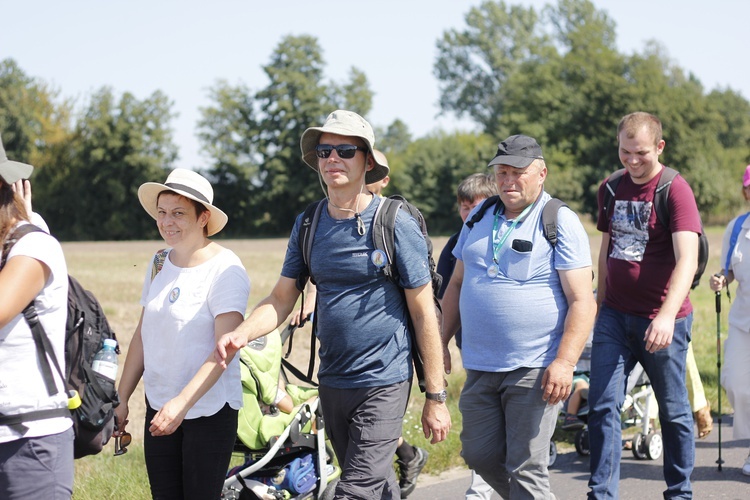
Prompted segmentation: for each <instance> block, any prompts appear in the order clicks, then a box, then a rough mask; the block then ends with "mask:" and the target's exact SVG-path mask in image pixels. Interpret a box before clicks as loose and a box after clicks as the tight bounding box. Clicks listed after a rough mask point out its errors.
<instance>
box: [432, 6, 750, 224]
mask: <svg viewBox="0 0 750 500" xmlns="http://www.w3.org/2000/svg"><path fill="white" fill-rule="evenodd" d="M615 39H616V36H615V23H614V22H613V21H612V20H611V19H609V18H608V16H607V15H606V13H605V12H604V11H599V10H597V9H596V8H595V7H594V5H593V4H592V2H590V1H589V0H559V1H558V2H557V3H556V4H555V5H547V6H546V7H545V8H544V9H543V10H542V15H537V13H536V11H534V9H533V8H524V7H519V6H506V4H505V3H504V2H491V1H486V2H484V3H482V4H481V5H480V6H479V7H476V8H472V9H471V10H470V11H469V12H468V14H467V15H466V28H465V29H463V30H450V31H448V32H446V33H445V34H444V36H443V38H442V39H441V40H440V41H439V42H438V58H437V60H436V63H435V74H436V76H437V77H438V79H439V80H440V87H441V98H440V104H441V108H442V109H443V111H446V112H453V113H456V114H458V115H460V116H468V117H470V118H472V119H473V120H474V121H475V122H476V123H478V124H479V125H480V126H481V127H482V130H483V131H484V132H485V133H487V134H489V135H491V136H492V137H495V138H496V139H501V138H503V137H506V136H508V135H511V134H516V133H524V134H527V135H531V136H533V137H535V138H536V139H537V140H539V142H540V144H541V145H542V148H543V150H544V152H545V159H546V161H547V165H548V167H549V169H550V177H549V178H548V182H547V185H546V186H545V187H546V189H547V190H548V191H550V193H551V194H553V195H555V196H559V197H561V198H563V199H565V200H566V201H568V203H569V204H570V205H571V206H572V207H573V208H576V209H578V210H582V211H585V212H589V213H592V214H594V213H596V191H597V189H598V187H599V184H600V182H601V180H602V179H603V178H604V177H605V176H606V175H608V174H609V173H610V172H612V171H613V170H615V169H616V168H619V160H618V156H617V144H616V127H617V123H618V121H619V120H620V118H621V117H622V116H623V115H625V114H627V113H630V112H633V111H639V110H642V111H648V112H651V113H654V114H656V115H657V116H659V117H660V118H661V120H662V122H663V123H664V137H665V139H666V141H667V149H666V153H665V155H664V156H663V161H664V162H665V163H668V164H670V165H671V166H673V167H675V168H677V169H678V170H680V172H681V173H682V174H683V175H684V176H685V178H687V179H688V180H689V181H690V182H691V185H692V187H693V190H694V192H695V193H696V199H697V201H698V204H699V208H701V210H702V211H703V212H704V214H708V213H713V212H715V211H717V210H724V208H721V207H724V206H725V204H724V201H723V193H724V192H725V191H726V189H725V187H724V186H722V185H721V183H720V182H718V183H717V182H716V180H715V179H716V173H717V172H719V171H722V170H725V169H726V168H728V167H727V165H728V164H730V163H732V162H734V161H736V160H735V158H740V157H742V155H743V153H744V155H745V157H747V155H748V140H747V137H748V134H746V133H745V134H744V135H743V131H745V132H746V131H747V122H748V117H749V116H750V115H748V113H747V109H748V108H747V106H748V103H747V102H746V101H744V100H743V99H742V98H741V97H740V96H739V95H736V94H734V95H732V94H731V93H729V92H726V91H725V92H719V93H715V94H712V95H709V96H706V95H705V93H704V89H703V87H702V85H701V84H700V82H699V81H698V80H697V79H696V78H695V77H694V76H693V75H691V74H686V72H685V71H684V70H683V69H682V68H680V67H679V66H677V65H676V64H674V63H673V62H672V61H671V60H670V59H669V56H668V54H667V52H666V51H665V50H664V49H663V47H661V46H660V45H659V44H658V43H657V42H653V41H652V42H649V43H648V44H647V45H646V46H645V48H644V50H643V52H642V53H635V54H633V55H631V56H625V55H623V54H620V53H618V51H617V50H616V44H615ZM730 108H732V109H733V110H731V111H730ZM743 137H744V139H743Z"/></svg>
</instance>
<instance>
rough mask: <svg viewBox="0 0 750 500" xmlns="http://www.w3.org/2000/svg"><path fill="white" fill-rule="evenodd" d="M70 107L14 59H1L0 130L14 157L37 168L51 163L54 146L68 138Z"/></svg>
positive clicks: (6, 145)
mask: <svg viewBox="0 0 750 500" xmlns="http://www.w3.org/2000/svg"><path fill="white" fill-rule="evenodd" d="M70 107H71V105H70V103H69V102H65V101H62V102H59V93H58V92H57V91H55V90H53V89H51V88H50V87H49V86H48V85H47V84H45V83H44V82H42V81H40V80H38V79H36V78H32V77H31V76H28V75H27V74H26V73H25V72H24V71H23V70H22V69H21V68H20V67H19V66H18V64H17V63H16V62H15V61H14V60H13V59H5V60H3V61H0V134H1V135H2V140H3V145H4V147H5V150H6V152H7V153H8V156H9V157H10V158H13V159H17V160H19V161H23V162H25V163H30V164H32V165H34V166H36V167H37V168H39V167H43V166H44V165H46V164H48V163H49V162H50V160H51V158H52V157H53V156H54V154H55V153H54V152H53V149H54V148H55V147H56V146H58V145H60V144H61V143H63V142H64V141H65V140H66V139H67V136H68V133H69V127H70Z"/></svg>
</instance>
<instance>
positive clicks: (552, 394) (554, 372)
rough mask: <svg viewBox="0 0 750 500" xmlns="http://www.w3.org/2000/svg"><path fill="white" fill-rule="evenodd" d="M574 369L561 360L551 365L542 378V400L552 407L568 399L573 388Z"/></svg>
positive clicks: (556, 360)
mask: <svg viewBox="0 0 750 500" xmlns="http://www.w3.org/2000/svg"><path fill="white" fill-rule="evenodd" d="M574 368H575V367H574V366H573V365H572V364H570V363H569V362H567V361H565V360H563V359H560V358H557V359H555V360H554V361H553V362H552V363H550V365H549V366H548V367H547V369H546V370H544V375H543V376H542V390H543V391H544V392H543V395H542V399H544V400H545V401H546V402H547V403H548V404H551V405H556V404H557V403H559V402H560V401H565V400H566V399H568V396H570V391H571V387H572V386H573V369H574Z"/></svg>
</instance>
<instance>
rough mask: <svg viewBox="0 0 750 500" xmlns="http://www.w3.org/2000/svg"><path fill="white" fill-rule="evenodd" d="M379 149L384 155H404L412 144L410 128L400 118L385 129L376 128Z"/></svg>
mask: <svg viewBox="0 0 750 500" xmlns="http://www.w3.org/2000/svg"><path fill="white" fill-rule="evenodd" d="M375 138H376V139H377V148H378V149H379V150H381V151H383V152H384V153H394V152H397V153H403V152H404V151H406V149H407V148H408V147H409V145H410V144H411V142H412V137H411V132H409V126H408V125H406V123H404V122H403V121H401V120H399V119H398V118H397V119H395V120H393V123H391V124H390V125H388V127H386V128H385V129H381V128H376V129H375Z"/></svg>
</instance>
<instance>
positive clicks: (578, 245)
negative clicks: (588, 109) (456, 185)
mask: <svg viewBox="0 0 750 500" xmlns="http://www.w3.org/2000/svg"><path fill="white" fill-rule="evenodd" d="M489 166H490V167H492V168H493V169H494V175H495V181H496V183H497V191H498V194H499V197H497V198H495V197H493V198H489V200H495V199H496V200H497V201H496V202H495V203H494V204H493V205H490V204H482V205H479V207H476V208H474V209H473V210H472V212H471V214H470V215H469V217H468V219H467V220H473V223H472V226H471V227H469V226H468V225H464V227H463V229H462V230H461V233H460V235H459V237H458V241H457V242H456V246H455V248H454V250H453V255H454V256H455V257H456V265H455V268H454V271H453V275H452V276H451V280H450V282H449V284H448V287H447V288H446V290H445V295H443V303H442V304H443V345H444V351H443V352H444V356H445V365H446V371H448V372H449V371H450V353H449V351H448V342H449V341H450V338H451V337H452V336H453V335H454V334H455V333H456V331H457V329H458V328H459V327H461V334H462V340H461V342H462V344H461V357H462V359H463V365H464V368H465V369H466V383H465V384H464V388H463V390H462V392H461V400H460V402H459V408H460V410H461V414H462V416H463V430H462V431H461V444H462V446H463V451H462V455H463V457H464V460H466V463H467V465H468V466H469V467H470V468H472V469H474V470H475V471H476V472H477V473H478V474H480V475H481V476H482V478H483V479H484V480H486V481H487V483H489V484H490V485H491V486H492V487H493V488H494V489H495V491H497V492H498V493H499V494H500V495H501V496H502V497H503V498H513V499H521V498H523V499H539V498H545V499H548V498H552V495H551V492H550V483H549V473H548V471H547V464H548V462H549V443H550V439H551V438H552V433H553V432H554V430H555V423H556V420H557V415H558V413H559V410H560V405H561V404H562V401H564V400H565V399H566V398H567V397H568V396H569V395H570V391H571V385H572V381H573V370H574V368H575V364H576V362H577V361H578V358H579V356H580V355H581V351H582V350H583V347H584V345H585V343H586V339H587V338H588V335H589V332H590V331H591V326H592V324H593V320H594V314H595V313H596V304H595V302H594V297H593V294H592V293H591V252H590V250H589V240H588V236H587V235H586V231H585V230H584V228H583V225H582V224H581V222H580V220H579V219H578V216H577V215H576V214H575V213H574V212H573V211H572V210H570V209H569V208H567V207H565V206H563V207H561V208H560V209H559V210H558V220H557V242H556V244H555V245H554V246H553V245H552V244H550V242H549V241H547V239H546V237H545V233H544V230H543V225H542V209H543V208H544V206H545V205H546V204H547V203H548V202H549V201H550V200H551V197H550V195H549V194H547V193H546V192H545V191H544V180H545V179H546V177H547V166H546V164H545V162H544V157H543V156H542V148H541V147H539V144H537V142H536V140H534V139H533V138H531V137H528V136H525V135H513V136H511V137H508V138H507V139H505V140H504V141H503V142H501V143H500V145H499V146H498V150H497V154H496V155H495V157H494V158H493V159H492V160H491V161H490V163H489ZM490 203H491V202H490ZM482 209H486V212H485V215H484V216H483V217H482V218H480V219H478V220H477V218H475V217H473V215H474V214H479V213H481V212H480V210H482ZM459 304H460V306H459ZM528 311H534V314H529V313H528Z"/></svg>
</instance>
